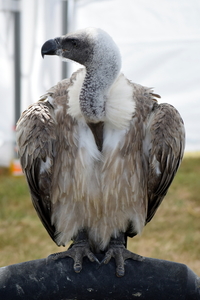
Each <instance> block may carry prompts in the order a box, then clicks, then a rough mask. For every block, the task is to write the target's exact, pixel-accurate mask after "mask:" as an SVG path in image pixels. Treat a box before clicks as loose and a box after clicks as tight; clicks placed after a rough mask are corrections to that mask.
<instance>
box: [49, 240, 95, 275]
mask: <svg viewBox="0 0 200 300" xmlns="http://www.w3.org/2000/svg"><path fill="white" fill-rule="evenodd" d="M67 256H68V257H71V258H73V260H74V266H73V268H74V271H75V272H76V273H80V272H81V270H82V261H83V258H84V257H85V256H87V257H88V259H89V260H90V261H91V262H94V261H96V262H97V263H98V264H100V262H99V260H98V259H97V257H96V256H95V255H94V254H93V253H92V252H91V251H90V249H89V244H88V243H87V242H85V243H78V244H74V245H72V247H71V248H70V249H69V250H67V251H63V252H59V253H55V254H51V255H50V256H49V257H50V258H51V259H53V260H57V259H59V258H65V257H67Z"/></svg>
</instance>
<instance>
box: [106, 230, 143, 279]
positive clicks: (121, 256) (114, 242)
mask: <svg viewBox="0 0 200 300" xmlns="http://www.w3.org/2000/svg"><path fill="white" fill-rule="evenodd" d="M112 257H113V258H114V259H115V263H116V276H117V277H122V276H124V274H125V268H124V262H125V260H126V259H133V260H136V261H143V260H144V258H143V257H142V256H140V255H138V254H135V253H132V252H131V251H129V250H127V249H126V248H125V246H124V239H123V234H121V235H120V236H119V237H118V238H116V239H114V238H112V239H111V241H110V244H109V249H108V251H107V252H106V254H105V257H104V259H103V260H102V261H101V264H103V263H104V264H107V263H108V262H109V261H110V260H111V258H112Z"/></svg>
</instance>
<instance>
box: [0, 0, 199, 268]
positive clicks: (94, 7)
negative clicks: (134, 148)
mask: <svg viewBox="0 0 200 300" xmlns="http://www.w3.org/2000/svg"><path fill="white" fill-rule="evenodd" d="M199 16H200V1H199V0H182V1H180V0H162V1H160V0H150V1H149V0H123V1H121V0H93V1H91V0H66V1H65V0H28V1H27V0H0V28H1V29H0V67H1V80H0V107H1V109H0V166H2V167H8V166H10V164H11V162H12V160H13V159H14V158H15V156H16V154H15V152H14V148H15V146H14V141H15V134H14V128H15V124H16V121H17V119H18V118H19V115H20V113H21V112H22V111H23V110H24V109H25V108H26V107H27V106H28V105H29V104H31V103H33V102H36V101H37V100H38V99H39V97H40V96H41V95H42V94H44V93H45V91H46V90H47V89H49V88H50V87H51V86H53V85H55V84H56V83H57V82H58V81H59V80H61V79H62V78H65V77H66V76H70V75H71V73H72V72H73V71H75V70H76V69H77V68H79V67H80V66H79V65H77V64H73V63H64V62H61V60H60V59H59V58H58V57H56V56H55V57H54V56H53V57H52V56H50V57H48V56H45V59H44V60H43V59H42V57H41V50H40V49H41V46H42V45H43V43H44V42H45V41H46V40H48V39H50V38H54V37H57V36H60V35H63V34H66V33H67V32H70V31H73V30H76V29H80V28H84V27H89V26H92V27H100V28H102V29H104V30H105V31H107V32H108V33H109V34H110V35H111V36H112V37H113V39H114V40H115V42H116V43H117V44H118V46H119V48H120V50H121V55H122V62H123V65H122V72H123V73H124V74H125V75H126V76H127V77H128V78H129V79H131V80H132V81H133V82H136V83H139V84H142V85H144V86H148V87H153V88H154V90H155V92H156V93H158V94H160V95H161V97H162V98H161V101H160V102H168V103H170V104H172V105H174V106H175V107H176V108H177V109H178V111H179V112H180V113H181V115H182V118H183V120H184V123H185V127H186V152H187V153H188V152H189V153H192V158H191V156H190V158H188V157H187V158H186V159H185V161H184V162H183V167H182V169H180V171H179V172H180V173H179V175H178V179H176V181H175V183H174V185H173V186H172V188H171V189H170V191H171V194H170V193H169V194H170V195H171V196H170V195H169V196H168V197H169V200H168V202H167V201H166V207H165V204H164V206H163V210H162V213H161V214H160V217H158V219H156V218H157V216H156V217H155V219H156V221H155V225H150V226H155V228H154V229H153V228H151V227H149V228H150V229H147V230H150V231H151V230H155V233H156V234H157V233H158V228H160V229H161V228H162V230H161V232H160V236H159V238H158V240H157V241H155V240H154V239H153V240H152V241H151V242H150V244H149V243H148V242H147V243H142V242H139V243H141V245H140V244H138V245H139V246H138V247H139V248H138V251H139V252H140V254H142V253H141V252H142V251H143V255H149V256H151V255H153V256H154V257H158V258H165V259H167V258H168V259H172V260H173V259H174V260H177V261H181V262H185V263H189V266H192V267H193V268H196V267H197V266H198V268H199V267H200V263H199V254H198V253H200V248H199V247H200V246H199V243H198V242H197V241H199V236H200V227H199V217H200V204H199V196H198V195H199V192H200V191H199V183H198V178H199V177H198V176H199V175H198V174H199V173H200V170H199V165H200V164H199V163H200V160H199V155H198V154H197V153H198V151H199V150H200V134H199V132H200V17H199ZM181 172H182V173H181ZM0 175H1V183H0V201H1V213H0V216H1V220H2V222H1V229H0V233H2V236H1V244H2V247H1V249H2V250H0V251H1V253H2V254H5V255H3V256H1V257H0V259H2V262H0V263H1V264H2V265H4V264H9V263H14V262H19V261H23V260H27V259H33V258H38V257H43V256H45V255H47V253H48V251H49V252H51V251H53V250H52V248H51V246H50V247H48V246H47V248H46V246H45V247H44V245H43V244H45V245H49V243H50V242H51V241H50V240H49V237H48V236H47V234H46V232H45V230H44V229H42V225H41V224H40V223H39V220H37V217H36V214H35V212H34V211H33V208H32V206H31V204H30V201H25V198H28V197H29V196H28V190H27V187H26V185H25V183H24V178H18V179H13V178H11V177H9V176H8V175H7V173H6V171H5V172H3V171H2V174H0ZM3 180H4V181H3ZM176 193H177V194H176ZM170 197H171V198H170ZM8 202H9V207H10V210H9V211H8V205H7V204H8ZM164 202H165V201H164ZM25 203H26V204H25ZM29 205H30V206H29ZM170 205H171V206H170ZM172 206H173V209H172V211H173V213H171V207H172ZM23 208H26V209H25V211H23ZM32 211H33V215H32ZM181 211H182V217H180V216H179V213H180V212H181ZM26 212H28V213H27V214H26ZM12 213H13V215H12ZM169 216H170V218H169ZM173 217H174V218H175V219H173ZM15 218H16V219H15ZM31 218H33V219H31ZM183 219H184V220H185V223H184V222H183ZM35 220H37V221H38V223H37V225H35V224H36V223H35V222H37V221H35ZM195 220H196V222H195ZM32 221H33V223H32ZM165 221H166V230H168V229H169V228H170V224H172V223H173V222H175V223H176V222H179V221H180V222H179V223H178V224H179V225H180V226H182V227H180V226H179V227H178V229H177V233H176V234H175V232H176V231H175V229H174V227H173V233H174V234H175V236H174V237H173V238H172V237H170V239H169V240H170V241H171V243H170V245H169V242H168V244H167V246H166V247H167V248H166V251H164V250H163V247H162V245H163V244H166V239H165V238H164V230H165V229H164V228H163V226H164V224H165ZM15 222H16V223H15ZM156 222H158V223H156ZM159 222H160V223H159ZM171 222H172V223H171ZM11 224H12V226H14V227H15V228H16V229H17V230H18V231H17V232H15V233H14V232H13V231H12V228H13V227H12V226H11ZM30 224H32V229H30V228H29V226H31V225H30ZM153 224H154V223H153ZM161 224H162V226H161ZM173 224H174V223H173ZM40 226H41V227H40ZM147 227H148V226H147ZM33 228H39V229H38V230H39V231H41V232H42V234H43V235H42V237H41V238H40V235H39V236H38V231H37V233H36V232H34V230H36V229H33ZM180 228H181V229H180ZM26 229H27V230H28V231H27V232H26V233H25V235H24V230H26ZM5 230H6V232H7V233H6V234H5ZM9 230H10V232H9ZM31 230H32V231H31ZM145 230H146V229H145ZM188 230H189V231H188ZM166 232H167V231H166ZM187 232H188V233H187ZM180 233H182V238H181V239H180V235H179V234H180ZM9 234H10V235H9ZM169 234H170V233H169ZM171 234H172V232H171ZM30 235H33V236H34V237H33V236H32V237H31V238H32V242H31V241H30V240H28V239H29V238H30ZM144 235H145V233H144ZM147 236H149V235H148V234H147ZM166 236H167V233H166ZM20 237H21V238H22V237H23V242H22V243H23V249H22V248H21V247H20V245H18V243H19V240H20ZM171 238H172V239H171ZM37 239H39V243H40V244H41V243H43V244H42V245H43V246H42V248H43V252H40V254H36V253H35V250H36V249H35V248H36V247H35V243H36V241H37ZM45 239H46V240H45ZM27 241H28V242H27ZM44 241H46V242H44ZM145 241H147V240H145ZM145 241H144V242H145ZM174 241H176V242H177V243H178V244H177V243H176V246H177V248H176V249H174V248H173V246H174V245H175V244H174ZM178 241H179V242H178ZM181 243H182V244H181ZM30 244H31V245H32V246H33V249H34V250H33V251H32V252H31V250H30ZM5 245H6V246H5ZM26 245H27V248H26ZM155 245H156V249H157V250H156V251H157V252H151V250H152V249H154V250H155ZM14 246H15V247H18V251H17V252H16V257H15V255H14V253H13V247H14ZM160 246H161V247H160ZM9 247H10V248H9ZM52 247H53V246H52ZM181 247H183V249H182V248H181ZM187 247H188V248H189V249H190V250H191V249H192V251H193V252H192V254H191V253H190V255H188V248H187ZM44 249H45V250H44ZM54 249H55V251H57V248H56V247H55V248H54ZM181 249H182V250H181ZM179 250H180V251H179ZM152 251H153V250H152ZM184 251H185V252H184ZM194 251H195V252H194ZM20 253H21V254H20ZM25 253H28V256H26V255H25ZM33 253H34V254H33ZM164 253H165V254H166V255H168V256H167V257H166V255H163V254H164ZM170 253H171V254H170ZM181 254H183V257H181V256H180V255H181ZM6 255H7V256H8V257H7V258H6ZM13 255H14V256H13ZM20 255H21V256H20ZM162 255H163V256H164V257H163V256H162ZM186 256H187V258H185V257H186Z"/></svg>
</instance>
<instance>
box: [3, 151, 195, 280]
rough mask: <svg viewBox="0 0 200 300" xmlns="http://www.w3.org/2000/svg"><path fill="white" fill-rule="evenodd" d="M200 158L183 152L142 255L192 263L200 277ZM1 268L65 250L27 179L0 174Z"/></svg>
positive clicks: (141, 240) (139, 249)
mask: <svg viewBox="0 0 200 300" xmlns="http://www.w3.org/2000/svg"><path fill="white" fill-rule="evenodd" d="M199 178H200V156H199V155H195V156H192V157H191V156H187V155H186V156H185V158H184V160H183V163H182V165H181V167H180V169H179V171H178V173H177V175H176V177H175V180H174V181H173V183H172V185H171V187H170V190H169V192H168V194H167V196H166V197H165V199H164V201H163V203H162V204H161V206H160V208H159V209H158V211H157V213H156V215H155V217H154V218H153V220H152V221H151V222H150V223H149V224H147V226H146V227H145V229H144V230H143V233H142V235H141V236H137V237H135V238H133V239H129V243H128V248H129V249H130V250H132V251H133V252H136V253H138V254H141V255H144V256H147V257H154V258H159V259H165V260H171V261H176V262H180V263H185V264H186V265H188V266H189V267H190V268H191V269H192V270H193V271H194V272H195V273H196V274H198V275H200V196H199V195H200V184H199ZM0 221H1V226H0V254H1V255H0V266H5V265H9V264H14V263H19V262H23V261H27V260H32V259H38V258H43V257H46V256H48V255H49V254H51V253H54V252H58V251H61V250H64V248H58V247H57V246H56V245H55V243H54V242H53V241H52V240H51V238H50V237H49V236H48V234H47V232H46V230H45V229H44V227H43V225H42V224H41V223H40V220H39V218H38V217H37V214H36V212H35V210H34V208H33V206H32V203H31V200H30V196H29V191H28V187H27V184H26V181H25V178H24V177H12V176H11V175H9V174H8V172H3V171H2V170H1V172H0Z"/></svg>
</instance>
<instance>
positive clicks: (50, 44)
mask: <svg viewBox="0 0 200 300" xmlns="http://www.w3.org/2000/svg"><path fill="white" fill-rule="evenodd" d="M59 49H61V46H60V40H59V38H56V39H53V40H52V39H51V40H48V41H46V42H45V43H44V45H43V46H42V48H41V54H42V57H43V58H44V56H45V55H56V54H57V50H59Z"/></svg>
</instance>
